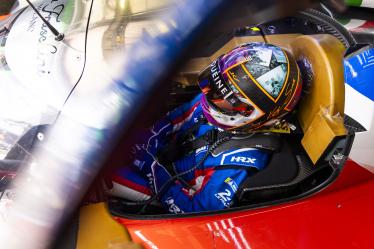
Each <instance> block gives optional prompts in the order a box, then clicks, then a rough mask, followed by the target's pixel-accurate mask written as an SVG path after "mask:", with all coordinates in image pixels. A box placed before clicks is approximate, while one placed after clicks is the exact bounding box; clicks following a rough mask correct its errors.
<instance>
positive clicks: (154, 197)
mask: <svg viewBox="0 0 374 249" xmlns="http://www.w3.org/2000/svg"><path fill="white" fill-rule="evenodd" d="M230 139H231V136H230V135H228V136H225V137H223V138H221V139H219V140H217V141H216V142H214V143H213V144H212V145H211V146H210V147H209V148H208V150H207V152H206V153H205V155H204V156H203V158H202V159H201V160H200V161H199V162H198V163H197V164H196V165H195V166H194V167H192V168H190V169H188V170H186V171H183V172H181V173H179V174H176V175H174V176H173V177H171V178H170V179H169V180H168V181H167V182H166V183H164V184H163V185H162V186H161V188H160V190H159V191H158V192H157V193H156V194H155V195H154V196H152V197H151V198H150V199H149V200H146V201H142V202H137V203H136V204H137V205H144V206H143V207H142V209H141V210H140V211H139V212H138V214H143V213H144V212H145V211H146V209H147V207H148V206H149V205H150V204H151V203H152V202H153V201H155V200H156V199H157V198H158V197H159V196H160V194H161V193H162V192H164V191H165V189H166V187H168V185H169V184H170V183H171V182H172V181H175V180H176V179H178V178H180V177H181V176H183V175H185V174H188V173H190V172H192V171H194V170H196V169H197V168H199V167H200V166H201V165H202V164H203V163H204V161H205V160H206V159H207V157H208V156H209V155H210V154H211V153H212V152H213V151H214V150H215V149H216V148H217V147H218V146H220V145H222V144H223V143H225V142H227V141H228V140H230Z"/></svg>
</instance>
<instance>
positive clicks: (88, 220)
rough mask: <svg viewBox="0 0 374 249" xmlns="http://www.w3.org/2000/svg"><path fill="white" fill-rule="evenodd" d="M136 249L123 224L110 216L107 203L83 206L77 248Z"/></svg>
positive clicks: (136, 246)
mask: <svg viewBox="0 0 374 249" xmlns="http://www.w3.org/2000/svg"><path fill="white" fill-rule="evenodd" d="M130 248H131V249H135V248H137V249H138V248H142V247H141V246H140V245H138V244H134V243H132V242H131V239H130V236H129V234H128V233H127V231H126V230H125V228H124V227H123V226H121V225H120V224H118V223H117V222H116V221H115V220H113V218H112V217H111V216H110V214H109V212H108V210H107V207H106V205H105V203H98V204H92V205H87V206H84V207H82V208H81V210H80V215H79V231H78V240H77V249H130Z"/></svg>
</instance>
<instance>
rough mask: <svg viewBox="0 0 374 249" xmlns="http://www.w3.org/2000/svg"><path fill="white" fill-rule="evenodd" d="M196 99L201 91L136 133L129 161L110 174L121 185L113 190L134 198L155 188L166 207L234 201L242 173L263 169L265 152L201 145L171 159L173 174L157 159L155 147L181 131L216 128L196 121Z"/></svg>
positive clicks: (196, 133) (202, 207) (212, 206)
mask: <svg viewBox="0 0 374 249" xmlns="http://www.w3.org/2000/svg"><path fill="white" fill-rule="evenodd" d="M200 99H201V94H200V95H198V96H197V97H195V98H194V99H193V100H192V101H191V102H190V103H186V104H184V105H182V106H180V107H178V108H177V109H175V110H174V111H172V112H169V113H168V114H167V115H166V117H164V118H163V119H162V120H160V121H159V122H157V123H156V124H155V125H154V126H153V127H152V129H151V130H148V131H145V132H141V133H139V135H138V136H137V140H138V141H137V144H136V145H135V146H134V147H133V154H134V158H133V162H132V164H131V165H126V167H121V168H119V169H118V170H117V171H116V172H115V174H114V175H113V177H112V179H113V183H114V184H115V185H116V186H117V187H121V188H122V191H117V192H115V193H113V194H114V195H117V196H121V197H124V198H126V199H132V200H135V201H139V200H146V199H148V198H149V197H150V196H151V195H153V194H157V195H158V197H159V198H158V199H159V200H160V202H161V203H162V205H163V206H164V207H165V208H166V209H167V210H169V211H170V212H172V213H184V212H197V211H207V210H219V209H224V208H227V207H230V206H232V205H234V204H235V201H236V197H235V193H236V192H237V190H238V186H240V185H241V183H242V182H243V181H244V180H245V179H246V178H247V177H248V174H249V171H248V170H247V169H249V168H256V169H258V170H261V169H263V168H264V167H265V166H266V164H267V161H268V158H269V154H268V152H266V151H263V150H258V149H255V148H240V149H229V150H227V151H223V152H220V153H218V154H214V153H212V151H210V150H209V145H204V146H202V147H200V148H198V149H194V150H193V151H191V152H190V153H188V154H186V155H184V156H182V157H181V158H178V159H177V160H175V161H174V162H172V165H171V167H172V168H173V171H174V172H173V173H174V175H178V177H174V178H172V175H171V174H170V172H168V170H167V169H166V167H165V165H161V164H160V163H159V162H158V161H157V153H158V152H159V151H160V150H162V149H163V148H165V146H166V145H167V144H168V143H170V142H171V141H173V140H174V139H178V138H179V137H180V136H183V135H184V134H185V133H186V132H189V133H192V134H191V135H192V136H193V137H196V138H199V137H201V136H204V135H205V134H206V133H207V132H208V131H211V130H214V129H216V130H218V128H217V127H214V126H212V125H211V124H209V123H207V122H206V121H205V122H199V120H201V117H202V116H203V112H202V109H201V106H200ZM192 128H193V129H192ZM177 149H178V148H177ZM230 166H234V167H230ZM168 168H169V171H170V167H168Z"/></svg>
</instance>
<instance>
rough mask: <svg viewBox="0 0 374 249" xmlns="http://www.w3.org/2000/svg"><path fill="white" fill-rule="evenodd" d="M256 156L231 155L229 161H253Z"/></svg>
mask: <svg viewBox="0 0 374 249" xmlns="http://www.w3.org/2000/svg"><path fill="white" fill-rule="evenodd" d="M255 161H256V158H251V157H244V156H233V157H231V162H237V163H240V162H242V163H255Z"/></svg>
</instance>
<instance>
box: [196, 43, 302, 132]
mask: <svg viewBox="0 0 374 249" xmlns="http://www.w3.org/2000/svg"><path fill="white" fill-rule="evenodd" d="M198 81H199V86H200V88H201V90H202V92H203V93H204V94H203V96H202V100H201V104H202V108H203V112H204V115H205V117H206V118H207V119H208V121H209V122H210V123H212V124H213V125H216V126H218V127H221V128H223V129H236V130H253V129H257V128H259V127H260V126H263V125H270V124H272V123H274V122H275V121H276V120H278V119H280V118H281V117H282V116H284V115H285V114H287V113H288V112H290V111H292V110H293V108H294V107H295V105H296V103H297V101H298V100H299V97H300V93H301V85H302V84H301V80H300V71H299V68H298V66H297V64H296V61H295V60H294V59H293V58H292V56H291V55H290V53H288V52H287V51H285V50H283V49H281V48H280V47H277V46H275V45H272V44H267V43H262V42H256V43H246V44H243V45H240V46H238V47H236V48H234V49H233V50H231V51H230V52H228V53H227V54H224V55H222V56H220V57H219V58H218V59H217V60H215V61H213V62H212V63H211V64H210V65H209V66H208V67H207V68H206V69H204V70H203V71H202V72H201V73H200V74H199V77H198Z"/></svg>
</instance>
